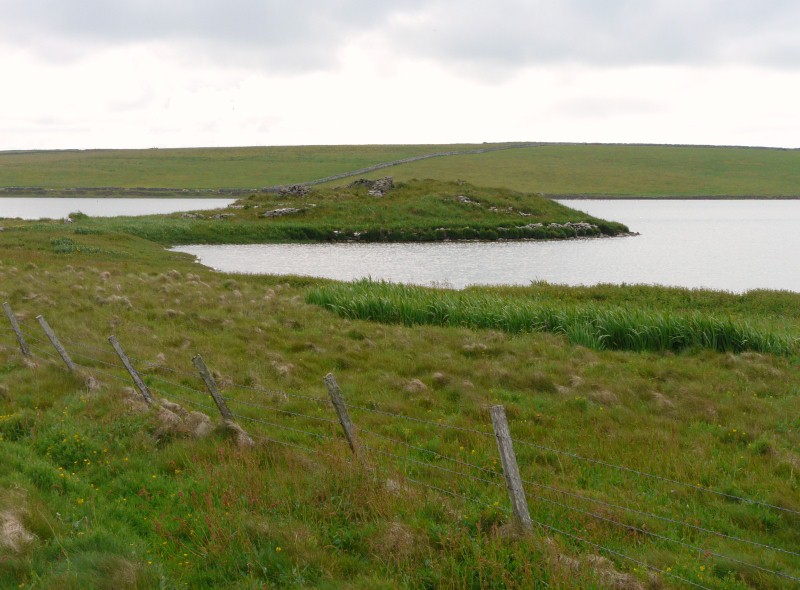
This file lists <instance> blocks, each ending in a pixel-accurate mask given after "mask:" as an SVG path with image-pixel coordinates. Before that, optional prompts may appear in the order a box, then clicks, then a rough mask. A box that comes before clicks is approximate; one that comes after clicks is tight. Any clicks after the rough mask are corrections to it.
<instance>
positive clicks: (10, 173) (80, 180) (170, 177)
mask: <svg viewBox="0 0 800 590" xmlns="http://www.w3.org/2000/svg"><path fill="white" fill-rule="evenodd" d="M475 147H477V146H474V145H447V146H430V145H411V146H408V145H392V146H389V145H386V146H301V147H242V148H191V149H167V150H160V149H151V150H87V151H78V150H75V151H43V152H0V186H2V187H9V186H23V187H24V186H36V187H48V188H62V187H105V186H111V187H151V188H152V187H169V188H176V187H177V188H260V187H264V186H273V185H281V184H292V183H301V182H307V181H310V180H315V179H318V178H324V177H326V176H331V175H334V174H340V173H343V172H350V171H352V170H358V169H360V168H365V167H368V166H372V165H374V164H380V163H382V162H389V161H394V160H400V159H404V158H409V157H413V156H420V155H424V154H430V153H434V152H441V151H457V150H470V149H474V148H475ZM481 147H482V146H481Z"/></svg>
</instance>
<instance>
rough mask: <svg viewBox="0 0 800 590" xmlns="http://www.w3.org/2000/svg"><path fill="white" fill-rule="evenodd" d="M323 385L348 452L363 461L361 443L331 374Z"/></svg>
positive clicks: (326, 376) (337, 385)
mask: <svg viewBox="0 0 800 590" xmlns="http://www.w3.org/2000/svg"><path fill="white" fill-rule="evenodd" d="M323 381H325V385H326V386H327V387H328V395H330V397H331V403H332V404H333V407H334V408H335V409H336V414H337V415H338V416H339V422H340V423H341V424H342V430H344V436H345V438H347V444H349V445H350V450H351V451H353V454H354V455H355V456H356V457H358V458H359V459H362V460H363V452H362V450H361V441H359V439H358V433H357V432H356V427H355V425H354V424H353V421H352V420H350V414H348V413H347V405H346V404H345V403H344V397H343V396H342V390H341V389H339V384H338V383H336V378H335V377H334V376H333V373H328V374H327V375H325V378H324V379H323Z"/></svg>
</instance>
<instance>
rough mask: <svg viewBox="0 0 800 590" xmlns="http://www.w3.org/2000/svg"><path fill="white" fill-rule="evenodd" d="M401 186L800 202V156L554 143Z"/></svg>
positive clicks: (428, 173) (458, 159)
mask: <svg viewBox="0 0 800 590" xmlns="http://www.w3.org/2000/svg"><path fill="white" fill-rule="evenodd" d="M382 174H391V175H392V176H394V178H395V179H396V180H408V179H410V178H429V177H430V178H451V179H455V178H458V179H462V180H466V181H468V182H471V183H473V184H477V185H479V186H502V187H504V188H509V189H512V190H522V191H529V192H542V193H545V194H548V195H587V196H588V195H593V196H605V195H607V196H653V197H665V196H682V197H688V196H736V197H743V196H765V197H766V196H769V197H775V196H793V197H800V151H798V150H773V149H755V148H715V147H677V146H676V147H672V146H623V145H548V146H541V147H534V148H525V149H518V150H507V151H503V152H492V153H486V154H480V155H465V156H453V157H448V158H437V159H434V160H423V161H420V162H413V163H410V164H405V165H402V166H398V167H395V168H392V169H391V172H386V171H380V172H378V173H375V174H372V175H371V177H376V176H380V175H382Z"/></svg>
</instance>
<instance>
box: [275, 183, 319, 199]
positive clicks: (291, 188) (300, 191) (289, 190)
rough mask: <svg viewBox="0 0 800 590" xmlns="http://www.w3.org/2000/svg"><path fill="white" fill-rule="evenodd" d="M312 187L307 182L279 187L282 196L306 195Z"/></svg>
mask: <svg viewBox="0 0 800 590" xmlns="http://www.w3.org/2000/svg"><path fill="white" fill-rule="evenodd" d="M310 192H311V189H310V188H308V186H307V185H305V184H290V185H288V186H282V187H280V188H279V189H278V194H279V195H281V196H282V197H305V196H306V195H307V194H308V193H310Z"/></svg>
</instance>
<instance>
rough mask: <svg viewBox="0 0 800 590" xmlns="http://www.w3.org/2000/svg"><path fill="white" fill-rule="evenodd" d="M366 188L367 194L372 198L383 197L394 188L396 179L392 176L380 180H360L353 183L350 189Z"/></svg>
mask: <svg viewBox="0 0 800 590" xmlns="http://www.w3.org/2000/svg"><path fill="white" fill-rule="evenodd" d="M361 186H363V187H366V188H367V189H368V192H367V194H368V195H369V196H371V197H382V196H384V195H385V194H386V193H388V192H389V191H390V190H392V189H393V188H394V179H393V178H392V177H391V176H384V177H383V178H379V179H378V180H369V179H368V178H359V179H358V180H356V181H355V182H351V183H350V185H349V188H357V187H361Z"/></svg>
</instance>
